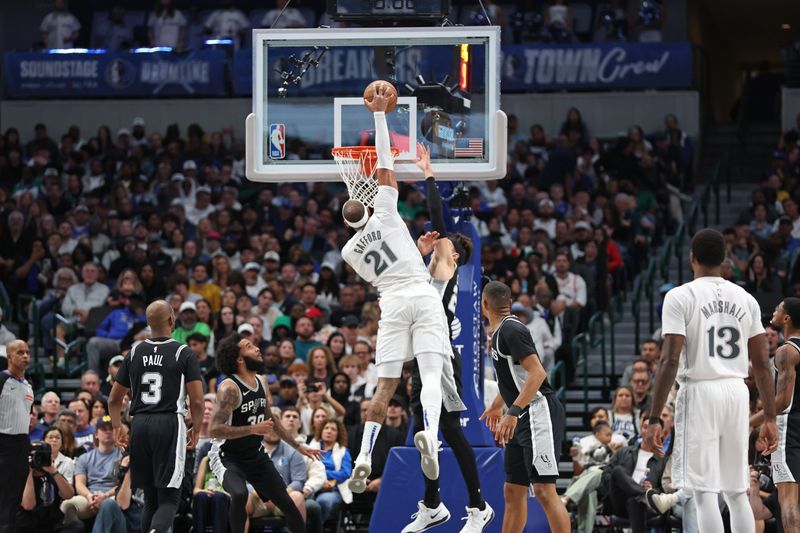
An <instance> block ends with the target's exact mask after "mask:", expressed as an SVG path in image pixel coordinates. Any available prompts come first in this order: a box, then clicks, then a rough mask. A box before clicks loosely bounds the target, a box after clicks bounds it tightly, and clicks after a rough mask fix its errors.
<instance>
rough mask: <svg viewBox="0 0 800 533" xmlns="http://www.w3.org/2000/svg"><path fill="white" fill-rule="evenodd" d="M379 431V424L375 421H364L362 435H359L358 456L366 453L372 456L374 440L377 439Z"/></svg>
mask: <svg viewBox="0 0 800 533" xmlns="http://www.w3.org/2000/svg"><path fill="white" fill-rule="evenodd" d="M380 431H381V424H378V423H377V422H369V421H367V422H365V423H364V435H363V436H362V437H361V451H360V452H359V454H358V455H359V457H360V456H363V455H366V456H368V457H369V458H370V459H371V458H372V449H373V448H374V447H375V441H377V440H378V433H380Z"/></svg>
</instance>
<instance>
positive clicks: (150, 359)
mask: <svg viewBox="0 0 800 533" xmlns="http://www.w3.org/2000/svg"><path fill="white" fill-rule="evenodd" d="M163 360H164V356H163V355H158V354H153V355H143V356H142V364H143V365H144V366H164V365H162V364H161V362H162V361H163Z"/></svg>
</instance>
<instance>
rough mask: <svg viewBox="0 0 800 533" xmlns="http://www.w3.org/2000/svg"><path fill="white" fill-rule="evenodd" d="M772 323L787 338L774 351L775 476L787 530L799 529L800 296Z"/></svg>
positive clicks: (785, 303) (781, 307) (788, 300)
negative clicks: (798, 370)
mask: <svg viewBox="0 0 800 533" xmlns="http://www.w3.org/2000/svg"><path fill="white" fill-rule="evenodd" d="M772 326H773V327H776V328H780V330H781V332H782V333H783V338H784V340H785V342H784V344H783V345H781V347H780V348H778V351H777V352H775V368H776V370H777V376H776V382H777V383H776V385H775V394H776V396H775V410H776V411H778V412H779V413H780V414H779V415H778V447H777V449H776V450H775V451H774V452H773V453H772V457H771V458H770V460H771V461H770V462H771V463H772V480H773V481H774V482H775V486H776V487H777V488H778V502H779V503H780V507H781V521H782V523H783V530H784V531H800V489H798V487H799V486H800V485H798V481H800V383H799V382H798V381H797V366H798V365H800V298H786V299H784V300H783V301H782V302H781V303H780V304H778V307H777V308H776V309H775V313H774V314H773V315H772Z"/></svg>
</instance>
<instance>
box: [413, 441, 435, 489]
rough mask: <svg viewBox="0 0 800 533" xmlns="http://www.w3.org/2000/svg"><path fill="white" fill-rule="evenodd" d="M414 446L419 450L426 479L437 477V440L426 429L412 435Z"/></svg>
mask: <svg viewBox="0 0 800 533" xmlns="http://www.w3.org/2000/svg"><path fill="white" fill-rule="evenodd" d="M414 446H416V447H417V450H419V455H420V466H421V467H422V473H423V474H425V477H426V478H428V479H439V441H438V440H437V439H436V437H432V436H431V434H430V433H429V432H427V431H424V430H423V431H420V432H418V433H417V434H416V435H414Z"/></svg>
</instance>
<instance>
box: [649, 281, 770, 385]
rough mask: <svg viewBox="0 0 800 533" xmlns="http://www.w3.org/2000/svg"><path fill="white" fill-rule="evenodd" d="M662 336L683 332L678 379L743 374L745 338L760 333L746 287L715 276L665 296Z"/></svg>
mask: <svg viewBox="0 0 800 533" xmlns="http://www.w3.org/2000/svg"><path fill="white" fill-rule="evenodd" d="M661 322H662V327H661V334H662V335H669V334H674V335H683V336H684V339H685V341H684V345H683V352H682V353H681V362H680V368H679V370H678V382H680V383H683V382H685V381H687V380H688V381H699V380H711V379H725V378H742V379H744V378H746V377H747V371H748V362H749V355H748V350H747V341H748V340H749V339H751V338H752V337H755V336H756V335H759V334H761V333H764V327H763V326H762V325H761V309H760V307H759V305H758V302H756V300H755V298H753V297H752V296H751V295H750V294H749V293H748V292H747V291H745V290H744V289H743V288H742V287H740V286H738V285H735V284H733V283H731V282H729V281H726V280H724V279H722V278H718V277H702V278H698V279H696V280H694V281H692V282H690V283H686V284H684V285H681V286H680V287H676V288H674V289H672V290H671V291H669V292H668V293H667V296H666V297H665V298H664V307H663V313H662V318H661Z"/></svg>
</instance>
